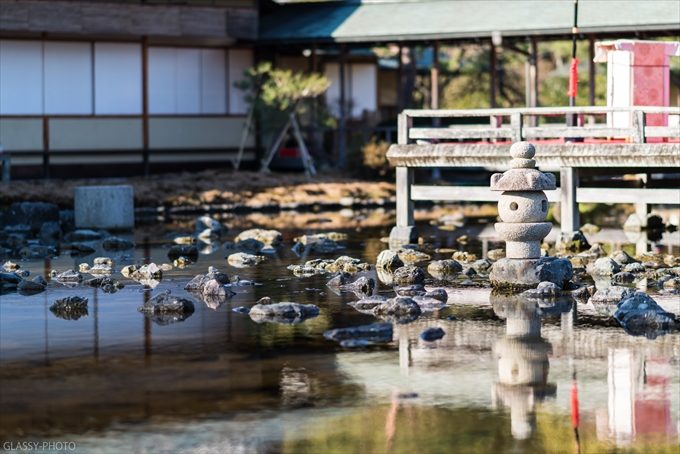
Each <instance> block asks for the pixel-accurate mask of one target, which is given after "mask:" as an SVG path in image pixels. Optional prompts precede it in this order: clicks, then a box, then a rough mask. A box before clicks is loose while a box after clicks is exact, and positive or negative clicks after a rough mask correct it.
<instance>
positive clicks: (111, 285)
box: [85, 276, 125, 293]
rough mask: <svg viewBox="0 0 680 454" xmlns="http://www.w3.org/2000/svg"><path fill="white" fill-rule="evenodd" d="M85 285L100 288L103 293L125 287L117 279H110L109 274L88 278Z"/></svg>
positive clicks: (113, 291) (114, 291)
mask: <svg viewBox="0 0 680 454" xmlns="http://www.w3.org/2000/svg"><path fill="white" fill-rule="evenodd" d="M85 285H87V286H89V287H97V288H101V289H102V291H103V292H104V293H116V292H117V291H118V290H120V289H122V288H123V287H125V286H124V285H123V284H122V283H120V282H119V281H117V280H115V279H112V278H111V277H110V276H101V277H95V278H92V279H88V280H87V281H85Z"/></svg>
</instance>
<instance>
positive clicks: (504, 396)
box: [492, 298, 556, 440]
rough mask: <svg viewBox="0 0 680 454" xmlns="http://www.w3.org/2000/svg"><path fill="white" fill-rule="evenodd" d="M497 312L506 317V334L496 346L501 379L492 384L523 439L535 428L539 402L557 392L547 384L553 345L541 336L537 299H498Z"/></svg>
mask: <svg viewBox="0 0 680 454" xmlns="http://www.w3.org/2000/svg"><path fill="white" fill-rule="evenodd" d="M494 311H496V313H497V314H498V315H499V316H501V317H502V316H504V315H505V316H506V317H507V319H506V335H505V337H502V338H500V339H499V340H498V341H497V342H496V345H495V348H494V350H495V352H496V356H497V358H498V382H497V383H495V384H494V385H493V389H492V397H493V401H494V404H495V405H503V406H506V407H509V408H510V424H511V430H512V435H513V437H515V438H517V439H520V440H523V439H526V438H528V437H529V436H531V434H532V433H533V431H534V429H535V427H536V420H535V415H534V409H535V405H536V402H540V401H542V400H543V399H545V397H547V396H554V395H555V391H556V387H555V385H554V384H549V383H548V370H549V366H550V364H549V362H548V355H549V354H550V353H551V352H552V346H551V345H550V343H549V342H547V341H546V340H545V339H543V338H542V337H541V316H540V310H539V307H538V304H537V303H536V302H535V301H526V300H521V299H519V298H515V299H508V300H507V301H498V300H497V301H495V302H494Z"/></svg>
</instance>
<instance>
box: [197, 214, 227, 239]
mask: <svg viewBox="0 0 680 454" xmlns="http://www.w3.org/2000/svg"><path fill="white" fill-rule="evenodd" d="M195 233H196V236H198V237H199V238H210V237H216V238H219V236H220V235H221V234H222V224H221V223H220V222H219V221H217V220H215V219H213V218H211V217H210V216H201V217H198V218H196V227H195Z"/></svg>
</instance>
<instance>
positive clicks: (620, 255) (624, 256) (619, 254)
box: [611, 250, 638, 266]
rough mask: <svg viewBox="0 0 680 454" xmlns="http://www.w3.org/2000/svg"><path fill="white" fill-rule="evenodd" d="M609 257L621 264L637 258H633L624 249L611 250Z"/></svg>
mask: <svg viewBox="0 0 680 454" xmlns="http://www.w3.org/2000/svg"><path fill="white" fill-rule="evenodd" d="M611 259H612V260H614V261H615V262H616V263H618V264H619V265H621V266H623V265H628V264H630V263H636V262H638V260H635V259H634V258H633V257H631V256H630V255H628V253H627V252H626V251H622V250H618V251H614V252H612V254H611Z"/></svg>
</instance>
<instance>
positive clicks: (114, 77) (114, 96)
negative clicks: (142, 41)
mask: <svg viewBox="0 0 680 454" xmlns="http://www.w3.org/2000/svg"><path fill="white" fill-rule="evenodd" d="M94 84H95V90H94V97H95V103H94V105H95V113H96V114H121V115H122V114H140V113H141V112H142V50H141V45H139V44H130V43H96V44H95V53H94Z"/></svg>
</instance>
